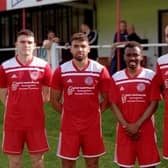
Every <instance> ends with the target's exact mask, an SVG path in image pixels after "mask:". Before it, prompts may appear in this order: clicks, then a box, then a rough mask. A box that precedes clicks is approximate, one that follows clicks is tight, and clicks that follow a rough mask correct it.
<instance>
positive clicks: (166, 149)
mask: <svg viewBox="0 0 168 168" xmlns="http://www.w3.org/2000/svg"><path fill="white" fill-rule="evenodd" d="M156 74H157V83H158V87H160V86H161V85H164V100H165V114H164V132H163V157H164V158H165V159H168V131H167V130H168V54H166V55H163V56H161V57H160V58H158V61H157V72H156Z"/></svg>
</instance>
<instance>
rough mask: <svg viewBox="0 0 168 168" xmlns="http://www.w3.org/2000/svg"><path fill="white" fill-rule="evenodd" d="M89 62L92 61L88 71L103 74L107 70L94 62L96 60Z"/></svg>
mask: <svg viewBox="0 0 168 168" xmlns="http://www.w3.org/2000/svg"><path fill="white" fill-rule="evenodd" d="M89 61H90V63H89V66H88V70H91V71H96V72H101V71H102V70H103V69H104V68H105V66H104V65H102V64H100V63H99V62H97V61H94V60H91V59H90V60H89Z"/></svg>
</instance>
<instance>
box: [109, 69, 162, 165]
mask: <svg viewBox="0 0 168 168" xmlns="http://www.w3.org/2000/svg"><path fill="white" fill-rule="evenodd" d="M154 75H155V73H154V72H153V71H151V70H149V69H145V68H142V69H141V70H140V71H139V72H138V74H137V75H136V76H135V77H130V76H129V74H128V73H127V70H126V69H125V70H122V71H119V72H117V73H115V74H114V75H113V79H114V81H115V85H114V86H113V87H114V88H112V89H113V90H112V91H113V92H112V93H111V99H112V101H114V102H115V103H116V104H117V105H118V106H119V109H120V111H121V113H122V114H123V116H124V118H125V120H126V121H127V122H128V123H134V122H136V121H137V120H138V119H139V118H140V116H141V115H142V114H143V113H144V112H145V110H146V109H147V107H148V106H149V104H150V102H151V101H152V100H159V99H160V93H159V91H155V92H153V93H151V91H152V87H154V81H153V77H154ZM115 91H116V93H115V94H114V92H115ZM136 158H137V159H138V161H139V165H140V166H141V167H150V166H154V165H158V164H159V162H160V158H159V154H158V150H157V145H156V139H155V127H154V123H153V117H152V116H151V118H149V119H148V120H146V121H145V122H144V123H143V125H142V126H141V128H140V139H139V140H137V141H135V140H132V139H131V138H130V137H129V136H128V135H127V134H126V132H125V130H124V128H123V127H122V125H120V124H118V126H117V138H116V151H115V162H116V163H117V164H118V165H119V166H122V167H133V166H134V164H135V160H136Z"/></svg>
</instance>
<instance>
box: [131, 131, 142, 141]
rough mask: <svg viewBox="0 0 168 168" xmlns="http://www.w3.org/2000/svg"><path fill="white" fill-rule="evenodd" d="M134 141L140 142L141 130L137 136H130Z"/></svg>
mask: <svg viewBox="0 0 168 168" xmlns="http://www.w3.org/2000/svg"><path fill="white" fill-rule="evenodd" d="M130 137H131V139H132V140H133V141H138V140H139V139H140V137H141V131H140V130H139V131H138V132H137V133H136V134H133V135H131V136H130Z"/></svg>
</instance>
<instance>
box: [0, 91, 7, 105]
mask: <svg viewBox="0 0 168 168" xmlns="http://www.w3.org/2000/svg"><path fill="white" fill-rule="evenodd" d="M6 97H7V89H0V100H1V102H2V103H3V104H4V105H5V103H6Z"/></svg>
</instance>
